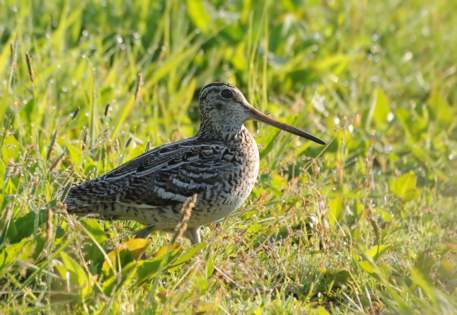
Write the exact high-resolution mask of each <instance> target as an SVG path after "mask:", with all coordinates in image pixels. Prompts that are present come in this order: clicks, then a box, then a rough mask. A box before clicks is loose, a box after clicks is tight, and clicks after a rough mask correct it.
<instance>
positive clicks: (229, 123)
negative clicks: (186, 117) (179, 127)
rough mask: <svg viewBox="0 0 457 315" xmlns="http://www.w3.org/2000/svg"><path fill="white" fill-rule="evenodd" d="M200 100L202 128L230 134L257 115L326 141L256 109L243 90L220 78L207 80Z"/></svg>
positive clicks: (296, 132) (287, 129) (280, 127)
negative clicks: (215, 80)
mask: <svg viewBox="0 0 457 315" xmlns="http://www.w3.org/2000/svg"><path fill="white" fill-rule="evenodd" d="M199 101H200V112H201V116H202V127H201V131H202V129H205V128H207V129H210V130H211V131H212V132H217V133H221V134H229V133H233V132H237V131H238V130H240V128H241V127H242V126H243V123H244V122H245V121H246V120H248V119H254V120H257V121H261V122H264V123H266V124H268V125H271V126H274V127H276V128H279V129H282V130H284V131H287V132H290V133H292V134H295V135H297V136H300V137H303V138H306V139H309V140H311V141H314V142H317V143H319V144H325V143H324V142H323V141H322V140H320V139H318V138H316V137H314V136H312V135H310V134H308V133H306V132H305V131H303V130H300V129H298V128H295V127H293V126H290V125H288V124H285V123H282V122H279V121H277V120H275V119H273V118H271V117H268V116H267V115H265V114H263V113H262V112H260V111H259V110H257V109H255V108H254V107H253V106H252V105H251V104H249V102H248V101H247V100H246V98H245V97H244V95H243V93H241V91H240V90H238V89H237V88H236V87H234V86H232V85H230V84H227V83H219V82H215V83H210V84H207V85H206V86H204V87H203V88H202V89H201V91H200V96H199Z"/></svg>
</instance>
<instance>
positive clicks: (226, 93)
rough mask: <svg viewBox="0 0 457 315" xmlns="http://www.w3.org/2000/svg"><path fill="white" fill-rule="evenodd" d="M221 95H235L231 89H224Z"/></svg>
mask: <svg viewBox="0 0 457 315" xmlns="http://www.w3.org/2000/svg"><path fill="white" fill-rule="evenodd" d="M221 95H222V97H223V98H231V97H233V93H232V91H230V90H229V89H225V90H222V92H221Z"/></svg>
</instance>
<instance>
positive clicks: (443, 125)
mask: <svg viewBox="0 0 457 315" xmlns="http://www.w3.org/2000/svg"><path fill="white" fill-rule="evenodd" d="M0 8H1V9H0V20H1V21H2V23H1V24H0V120H1V121H2V123H3V128H1V130H0V177H1V178H2V183H1V194H0V204H1V211H0V312H1V313H12V314H23V313H63V314H66V313H74V312H76V313H100V314H107V313H122V314H130V313H135V314H147V313H168V314H170V313H200V314H202V313H208V314H213V313H220V314H227V313H229V314H232V313H250V314H297V313H309V314H328V313H332V314H345V313H356V314H364V313H369V314H379V313H387V314H390V313H394V314H397V313H401V314H421V313H422V314H455V313H457V289H456V286H457V281H456V279H457V266H456V263H455V262H456V261H457V243H456V239H457V229H456V226H457V212H456V211H455V209H456V206H457V202H456V194H457V172H456V169H457V162H456V161H457V120H456V119H455V117H456V114H457V109H456V105H457V89H456V88H455V87H456V86H457V85H456V84H457V64H456V59H455V56H457V29H456V28H455V25H456V23H457V13H456V12H457V6H456V5H455V3H454V2H452V1H420V0H412V1H397V0H395V1H394V0H387V1H377V2H373V1H323V2H319V1H306V2H303V3H301V2H300V1H290V0H281V1H266V2H257V1H243V2H241V1H211V2H210V1H208V2H207V1H197V0H189V1H186V2H184V1H182V2H181V1H146V0H140V1H134V2H132V3H130V2H126V1H111V2H108V1H106V2H105V1H85V0H82V1H77V2H72V1H9V0H0ZM216 80H223V81H229V82H231V83H233V84H236V85H237V86H238V87H239V88H241V89H242V90H243V91H244V92H245V94H246V96H247V97H248V99H249V100H250V101H251V103H253V104H254V105H255V106H256V107H258V108H260V109H262V110H263V111H266V112H268V113H271V114H272V115H273V116H275V117H277V118H280V119H281V120H283V121H286V122H289V123H291V124H294V125H296V126H298V127H301V128H304V129H306V130H308V131H310V132H312V133H313V134H316V135H317V136H319V137H321V138H324V139H325V140H327V141H328V142H329V145H328V146H327V147H325V149H322V148H321V147H318V146H316V145H314V144H312V143H310V142H306V141H303V140H301V139H298V138H297V137H295V136H292V135H287V134H284V133H279V132H278V131H277V130H275V129H273V128H271V127H267V126H264V125H261V124H253V123H249V124H248V127H249V128H250V129H251V130H252V131H253V132H254V133H255V134H256V139H257V141H258V144H259V149H260V152H261V169H260V175H259V178H258V183H257V185H256V187H255V189H254V192H253V193H252V195H251V196H250V198H249V201H248V202H247V203H246V204H245V205H243V207H242V209H240V210H239V211H237V212H236V213H234V214H233V215H232V216H230V217H229V218H227V219H226V220H225V221H223V222H222V223H219V224H216V225H211V226H209V227H206V228H205V229H204V231H203V232H204V233H203V239H204V242H203V243H202V244H201V245H196V246H191V245H190V244H189V243H188V242H187V241H185V240H180V241H179V242H178V244H171V242H170V241H171V238H170V236H169V235H165V234H160V233H154V234H153V235H152V236H151V237H150V238H149V239H148V240H133V231H135V230H137V229H139V228H140V225H139V224H137V223H134V222H122V221H117V222H103V221H97V220H94V219H83V220H80V219H77V218H75V217H72V216H69V215H67V214H66V213H65V211H64V210H63V208H62V204H61V203H60V200H61V196H62V194H63V193H64V192H65V190H66V189H68V187H69V185H70V184H71V183H72V182H78V181H82V180H85V179H88V178H93V177H95V176H97V175H100V174H102V173H103V172H106V171H108V170H110V169H111V168H113V167H115V166H117V165H119V164H120V163H122V162H124V161H127V160H128V159H131V158H133V157H135V156H137V155H138V154H140V153H142V152H144V151H145V150H148V149H149V148H152V147H155V146H157V145H160V144H163V143H167V142H170V141H175V140H177V139H182V138H185V137H189V136H191V135H193V134H194V133H195V132H196V131H197V129H198V119H199V117H198V109H197V99H196V93H197V91H198V89H199V88H200V87H202V86H203V85H204V84H206V83H208V82H211V81H216Z"/></svg>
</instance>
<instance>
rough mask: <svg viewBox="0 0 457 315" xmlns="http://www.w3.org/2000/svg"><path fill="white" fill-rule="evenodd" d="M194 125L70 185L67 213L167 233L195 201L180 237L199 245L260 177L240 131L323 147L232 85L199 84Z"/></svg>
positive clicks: (250, 143) (253, 151)
mask: <svg viewBox="0 0 457 315" xmlns="http://www.w3.org/2000/svg"><path fill="white" fill-rule="evenodd" d="M199 109H200V116H201V122H200V128H199V131H198V132H197V134H196V135H195V136H193V137H191V138H188V139H184V140H181V141H177V142H173V143H169V144H165V145H162V146H158V147H156V148H154V149H152V150H150V151H147V152H145V153H143V154H142V155H140V156H138V157H136V158H134V159H133V160H130V161H128V162H126V163H124V164H122V165H120V166H119V167H117V168H115V169H113V170H112V171H109V172H107V173H106V174H104V175H101V176H100V177H97V178H95V179H91V180H88V181H85V182H83V183H80V184H79V185H75V186H73V187H71V188H70V189H69V191H68V194H67V196H66V198H65V199H64V203H65V204H66V208H67V211H68V213H70V214H76V215H78V216H96V217H98V218H100V219H104V220H118V219H120V220H134V221H137V222H139V223H142V224H143V225H145V226H146V228H144V229H143V230H141V231H140V233H138V235H142V236H143V237H145V236H147V235H148V234H149V233H151V232H152V231H155V230H157V231H165V232H172V231H173V230H174V228H175V226H176V225H177V224H178V223H179V222H180V219H181V209H182V207H183V204H184V203H185V202H186V200H188V199H189V198H191V197H192V196H196V199H195V204H194V207H193V209H192V213H191V216H190V218H189V220H188V222H187V230H186V232H185V236H186V237H187V238H188V239H189V240H190V241H191V243H192V244H196V243H199V242H201V236H200V228H201V226H205V225H208V224H210V223H213V222H217V221H220V220H222V219H223V218H225V217H226V216H228V215H229V214H230V213H231V212H233V211H234V210H236V209H238V208H239V207H240V206H241V205H242V204H243V203H244V201H246V199H247V198H248V196H249V195H250V193H251V191H252V189H253V187H254V184H255V182H256V178H257V175H258V172H259V151H258V148H257V144H256V142H255V139H254V137H253V136H252V135H251V133H250V132H249V131H248V129H247V128H246V127H245V125H244V123H245V122H246V121H247V120H257V121H259V122H263V123H266V124H268V125H271V126H274V127H276V128H279V129H281V130H284V131H287V132H289V133H292V134H294V135H297V136H300V137H302V138H305V139H308V140H311V141H313V142H316V143H318V144H320V145H325V142H324V141H322V140H320V139H319V138H317V137H315V136H313V135H311V134H309V133H307V132H305V131H303V130H300V129H298V128H296V127H293V126H291V125H288V124H285V123H282V122H280V121H278V120H275V119H273V118H271V117H269V116H268V115H265V114H264V113H262V112H261V111H259V110H257V109H256V108H254V107H253V106H252V105H251V104H250V103H249V102H248V101H247V99H246V98H245V96H244V95H243V93H242V92H241V91H240V90H239V89H238V88H236V87H235V86H233V85H231V84H229V83H224V82H213V83H210V84H207V85H205V86H204V87H203V88H202V89H201V90H200V93H199Z"/></svg>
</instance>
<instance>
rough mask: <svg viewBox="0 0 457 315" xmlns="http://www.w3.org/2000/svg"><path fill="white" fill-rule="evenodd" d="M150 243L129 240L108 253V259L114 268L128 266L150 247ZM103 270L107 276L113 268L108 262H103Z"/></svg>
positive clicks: (144, 240) (139, 239)
mask: <svg viewBox="0 0 457 315" xmlns="http://www.w3.org/2000/svg"><path fill="white" fill-rule="evenodd" d="M149 243H150V241H148V240H146V239H143V238H135V239H132V240H128V241H126V242H124V243H122V244H120V245H119V246H118V247H116V248H115V249H114V250H112V251H110V252H109V253H108V259H109V260H110V261H111V265H112V266H114V268H118V266H121V267H123V266H126V265H127V264H128V263H130V262H131V261H133V260H135V259H137V258H138V257H139V256H140V255H141V254H142V253H144V251H145V250H146V248H147V247H148V245H149ZM102 270H103V272H104V273H105V274H108V273H110V271H111V268H110V264H109V263H108V261H106V260H105V261H104V262H103V266H102Z"/></svg>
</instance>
